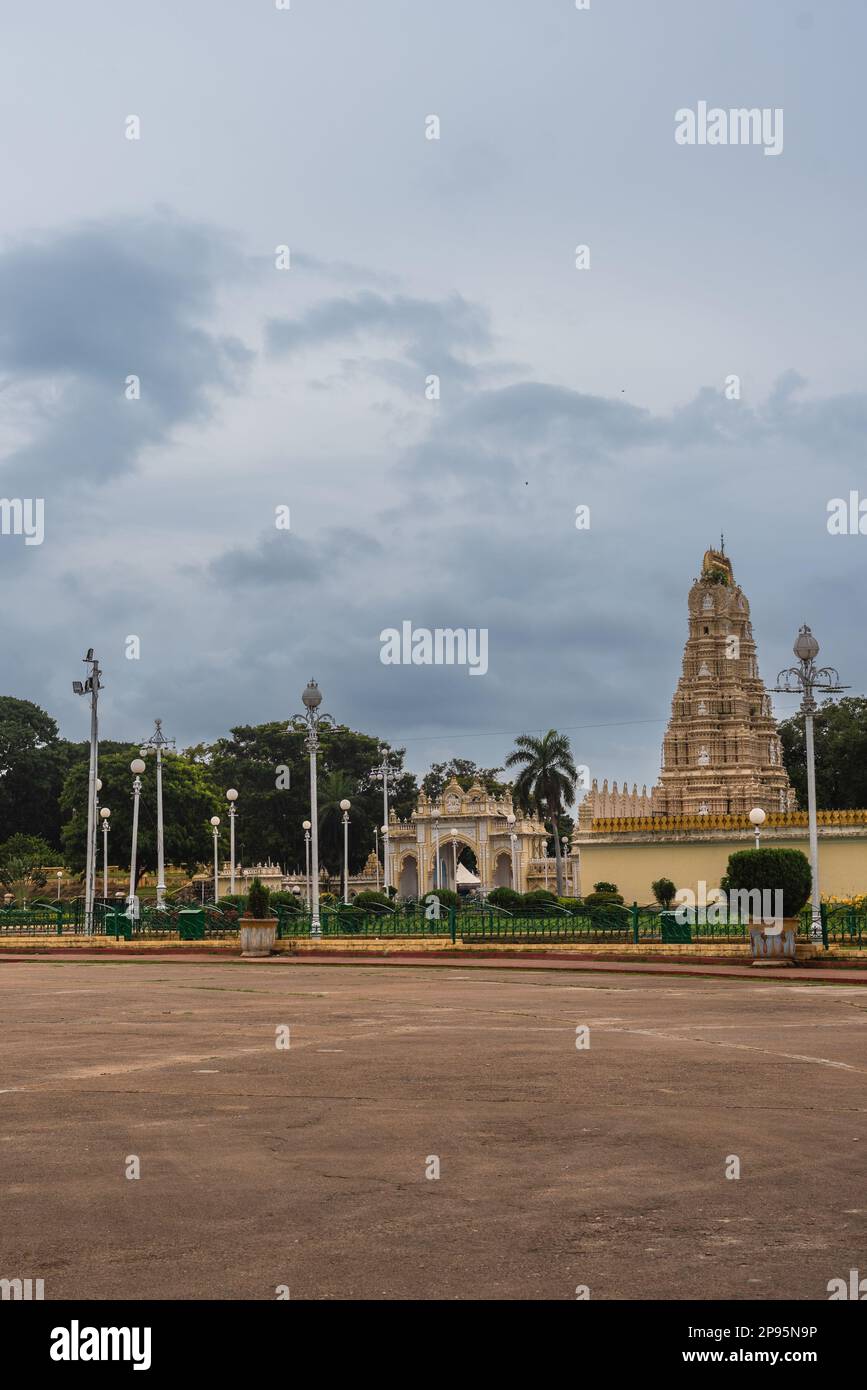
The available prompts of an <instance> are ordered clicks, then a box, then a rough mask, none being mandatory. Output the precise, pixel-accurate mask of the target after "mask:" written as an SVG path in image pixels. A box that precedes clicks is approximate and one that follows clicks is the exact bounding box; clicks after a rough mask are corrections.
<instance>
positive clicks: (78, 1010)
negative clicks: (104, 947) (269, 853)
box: [0, 959, 867, 1299]
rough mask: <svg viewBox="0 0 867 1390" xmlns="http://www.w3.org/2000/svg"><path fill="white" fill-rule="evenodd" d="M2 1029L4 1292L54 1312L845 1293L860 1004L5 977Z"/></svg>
mask: <svg viewBox="0 0 867 1390" xmlns="http://www.w3.org/2000/svg"><path fill="white" fill-rule="evenodd" d="M0 1023H2V1038H3V1047H2V1054H0V1056H2V1061H0V1277H5V1278H13V1277H24V1278H26V1277H32V1278H44V1280H45V1293H46V1297H47V1298H53V1297H54V1298H58V1297H71V1298H107V1297H113V1296H114V1297H117V1296H120V1297H129V1298H158V1297H169V1298H190V1297H210V1298H253V1299H269V1298H274V1297H275V1290H276V1288H277V1286H278V1285H288V1286H289V1288H290V1289H291V1294H292V1297H293V1298H296V1299H297V1298H333V1299H343V1298H352V1297H355V1298H413V1299H417V1298H418V1299H420V1298H442V1299H474V1298H482V1299H490V1298H519V1299H535V1298H553V1299H571V1298H574V1297H575V1289H576V1286H577V1285H588V1286H589V1288H590V1290H591V1295H592V1297H593V1298H595V1299H611V1298H613V1299H617V1298H627V1297H641V1298H671V1299H678V1298H696V1297H697V1298H755V1297H760V1298H767V1299H780V1298H798V1299H817V1298H818V1299H823V1298H827V1292H826V1285H827V1282H828V1280H829V1279H831V1278H836V1277H847V1276H848V1272H849V1270H850V1269H852V1268H858V1269H860V1270H861V1272H862V1274H867V1183H865V1176H867V1172H865V1170H867V1155H865V1150H867V1126H865V1116H867V1089H865V1080H867V993H865V990H864V988H863V987H858V986H852V985H848V984H833V983H828V984H823V985H819V986H816V985H809V984H805V983H803V982H802V981H801V980H799V979H797V978H796V979H794V980H792V981H791V982H790V981H789V980H786V981H785V982H784V981H779V980H766V979H762V980H758V981H757V980H755V979H738V978H726V979H725V980H720V981H716V980H711V979H702V978H696V977H691V976H684V977H682V978H675V979H672V978H665V977H660V976H653V975H650V974H643V975H638V974H625V973H618V972H616V971H614V970H610V971H605V970H596V971H593V972H592V973H590V972H588V973H581V974H572V975H566V974H565V973H560V972H556V971H550V970H549V971H541V970H539V971H531V970H520V969H515V968H514V967H511V968H509V969H508V970H505V969H498V968H493V969H487V970H482V969H475V968H474V969H466V970H459V969H454V968H449V969H447V970H444V969H442V968H441V967H438V966H431V967H428V966H418V967H415V968H407V969H400V970H396V969H394V968H392V967H390V966H389V965H386V964H382V965H372V964H369V965H365V966H356V965H349V964H347V965H342V966H334V965H317V964H311V963H309V962H307V963H305V964H304V966H303V968H296V967H295V966H294V965H293V964H292V963H289V962H281V963H280V964H279V965H272V964H271V963H264V964H263V965H259V964H257V963H251V962H243V963H242V962H240V961H238V962H226V961H209V960H206V961H202V962H197V963H192V962H187V961H184V962H183V963H181V962H178V961H172V962H171V963H161V962H153V961H149V962H139V961H134V962H126V961H120V960H95V961H84V960H69V959H64V960H52V961H42V960H29V961H24V962H15V961H9V960H4V961H3V962H2V963H0ZM281 1025H288V1026H289V1028H290V1029H291V1046H290V1048H289V1049H288V1050H285V1049H278V1048H277V1047H276V1046H275V1038H276V1030H277V1029H278V1027H280V1026H281ZM579 1025H587V1026H589V1028H590V1047H589V1049H588V1050H580V1051H579V1050H577V1049H576V1047H575V1036H576V1035H575V1030H576V1027H577V1026H579ZM129 1155H137V1156H138V1157H139V1159H140V1162H141V1177H140V1179H139V1180H137V1181H136V1180H132V1181H131V1180H128V1179H127V1178H126V1177H125V1176H124V1173H125V1165H126V1163H127V1158H128V1156H129ZM431 1155H436V1156H437V1157H438V1159H439V1163H440V1177H439V1179H438V1180H428V1179H427V1178H426V1177H425V1168H426V1164H428V1163H429V1156H431ZM727 1155H737V1156H738V1157H739V1159H740V1164H741V1178H740V1180H738V1181H730V1180H727V1179H726V1177H725V1167H726V1158H727Z"/></svg>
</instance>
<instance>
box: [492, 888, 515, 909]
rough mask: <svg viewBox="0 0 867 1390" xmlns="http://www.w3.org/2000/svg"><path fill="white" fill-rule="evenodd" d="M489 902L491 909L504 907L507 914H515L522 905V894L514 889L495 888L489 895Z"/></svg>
mask: <svg viewBox="0 0 867 1390" xmlns="http://www.w3.org/2000/svg"><path fill="white" fill-rule="evenodd" d="M488 902H489V903H490V905H491V907H504V908H505V909H506V911H507V912H514V911H515V909H516V908H518V907H520V905H521V894H520V893H516V892H515V890H514V888H494V889H493V891H492V892H490V893H489V894H488Z"/></svg>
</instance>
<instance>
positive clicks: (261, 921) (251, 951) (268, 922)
mask: <svg viewBox="0 0 867 1390" xmlns="http://www.w3.org/2000/svg"><path fill="white" fill-rule="evenodd" d="M239 925H240V928H241V955H242V956H270V954H271V952H272V951H273V949H274V942H275V940H276V938H277V922H276V919H275V918H273V917H242V918H241V921H240V923H239Z"/></svg>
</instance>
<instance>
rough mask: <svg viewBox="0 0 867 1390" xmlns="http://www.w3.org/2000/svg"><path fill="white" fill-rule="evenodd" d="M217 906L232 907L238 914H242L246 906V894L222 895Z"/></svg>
mask: <svg viewBox="0 0 867 1390" xmlns="http://www.w3.org/2000/svg"><path fill="white" fill-rule="evenodd" d="M217 906H218V907H222V908H227V907H234V908H236V909H237V910H238V912H243V911H244V909H245V908H246V906H247V894H246V893H224V894H223V896H222V898H221V899H220V901H219V903H218V904H217Z"/></svg>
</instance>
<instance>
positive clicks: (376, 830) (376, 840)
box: [373, 825, 379, 893]
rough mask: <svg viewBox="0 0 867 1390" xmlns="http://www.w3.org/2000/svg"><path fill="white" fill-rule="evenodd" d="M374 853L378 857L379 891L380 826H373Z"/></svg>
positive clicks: (377, 879) (377, 885)
mask: <svg viewBox="0 0 867 1390" xmlns="http://www.w3.org/2000/svg"><path fill="white" fill-rule="evenodd" d="M373 853H374V856H375V858H376V891H377V893H378V892H379V826H378V825H375V826H374V827H373Z"/></svg>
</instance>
